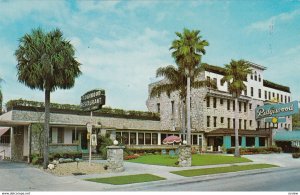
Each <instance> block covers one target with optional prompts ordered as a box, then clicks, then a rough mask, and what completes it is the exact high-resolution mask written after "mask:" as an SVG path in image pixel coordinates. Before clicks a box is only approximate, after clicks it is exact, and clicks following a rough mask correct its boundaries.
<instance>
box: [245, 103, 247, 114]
mask: <svg viewBox="0 0 300 195" xmlns="http://www.w3.org/2000/svg"><path fill="white" fill-rule="evenodd" d="M244 112H247V103H246V102H245V103H244Z"/></svg>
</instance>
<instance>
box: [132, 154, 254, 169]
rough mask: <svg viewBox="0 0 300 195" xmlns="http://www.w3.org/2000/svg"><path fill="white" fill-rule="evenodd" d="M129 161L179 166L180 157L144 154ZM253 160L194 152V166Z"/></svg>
mask: <svg viewBox="0 0 300 195" xmlns="http://www.w3.org/2000/svg"><path fill="white" fill-rule="evenodd" d="M127 161H128V162H135V163H142V164H150V165H163V166H174V167H176V166H178V165H176V164H175V163H176V162H177V161H178V157H170V156H169V155H143V156H140V157H138V158H136V159H131V160H127ZM244 162H252V161H251V160H249V159H247V158H244V157H239V158H237V157H234V156H225V155H215V154H194V155H192V166H205V165H218V164H233V163H244Z"/></svg>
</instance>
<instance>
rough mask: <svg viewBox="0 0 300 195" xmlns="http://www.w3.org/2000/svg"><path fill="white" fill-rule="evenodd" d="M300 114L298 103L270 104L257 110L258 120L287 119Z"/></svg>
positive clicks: (256, 116)
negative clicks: (269, 118)
mask: <svg viewBox="0 0 300 195" xmlns="http://www.w3.org/2000/svg"><path fill="white" fill-rule="evenodd" d="M298 112H299V108H298V101H293V102H289V103H287V104H270V105H264V106H259V107H257V108H255V118H256V120H259V119H262V118H268V117H285V116H290V115H292V114H296V113H298Z"/></svg>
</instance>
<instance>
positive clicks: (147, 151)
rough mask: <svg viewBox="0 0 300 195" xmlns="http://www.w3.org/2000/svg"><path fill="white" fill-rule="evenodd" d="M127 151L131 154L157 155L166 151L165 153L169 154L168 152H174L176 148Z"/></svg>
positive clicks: (130, 149)
mask: <svg viewBox="0 0 300 195" xmlns="http://www.w3.org/2000/svg"><path fill="white" fill-rule="evenodd" d="M127 150H128V151H130V152H131V153H133V154H144V153H151V154H157V153H161V151H162V150H166V152H169V151H170V150H176V148H127Z"/></svg>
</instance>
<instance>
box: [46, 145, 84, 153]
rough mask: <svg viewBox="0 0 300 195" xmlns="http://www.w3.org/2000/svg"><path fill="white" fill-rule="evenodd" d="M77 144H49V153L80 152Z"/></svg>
mask: <svg viewBox="0 0 300 195" xmlns="http://www.w3.org/2000/svg"><path fill="white" fill-rule="evenodd" d="M80 151H81V150H80V147H79V146H78V144H50V145H49V153H69V152H80Z"/></svg>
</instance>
